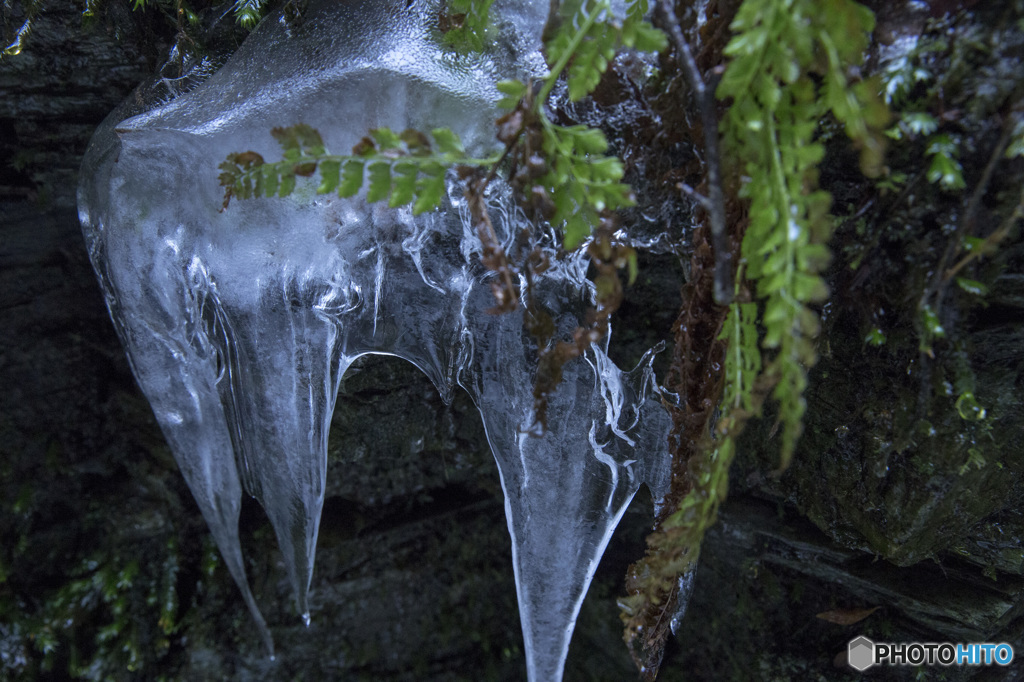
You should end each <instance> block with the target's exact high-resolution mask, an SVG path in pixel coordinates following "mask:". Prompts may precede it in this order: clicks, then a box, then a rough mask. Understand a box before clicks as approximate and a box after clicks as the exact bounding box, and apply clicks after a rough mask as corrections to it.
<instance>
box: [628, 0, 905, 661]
mask: <svg viewBox="0 0 1024 682" xmlns="http://www.w3.org/2000/svg"><path fill="white" fill-rule="evenodd" d="M666 14H667V15H668V16H669V18H670V20H671V19H672V17H671V14H670V13H668V12H666ZM673 23H675V22H674V21H673ZM873 27H874V17H873V15H872V14H871V12H870V11H869V10H867V9H866V8H864V7H862V6H861V5H858V4H857V3H855V2H852V0H745V1H744V2H743V4H742V5H741V6H740V8H739V10H738V12H737V14H736V16H735V18H734V19H733V21H732V23H731V25H730V28H731V30H732V33H733V35H732V38H731V39H730V40H729V42H728V44H727V45H726V46H725V48H724V50H723V52H722V53H723V55H724V56H725V57H726V58H728V60H729V62H728V64H727V65H726V67H725V71H724V73H723V75H722V79H721V82H720V83H719V85H718V88H717V95H718V97H719V98H720V99H722V100H724V101H727V102H729V106H728V108H727V109H726V113H725V116H724V119H723V121H722V124H721V127H720V129H721V132H722V136H723V140H724V145H723V146H724V149H725V151H726V158H727V160H728V161H729V163H730V166H731V168H732V172H733V173H735V174H736V175H737V176H739V177H736V178H733V183H732V185H734V186H738V187H739V192H738V196H737V197H735V198H734V200H736V199H738V200H745V201H746V202H748V206H749V209H748V222H747V225H746V230H745V233H743V234H742V240H741V243H740V248H739V254H737V255H738V256H739V258H738V262H739V270H740V274H738V275H737V281H736V283H735V286H736V290H737V292H739V294H740V296H738V298H737V300H735V301H734V302H733V303H731V305H730V307H729V310H728V314H727V315H726V316H725V317H724V320H721V318H720V317H719V316H717V315H716V314H714V311H712V310H704V311H692V312H690V313H689V314H688V315H687V317H686V318H685V319H684V318H681V322H680V329H683V328H684V327H688V326H689V325H688V324H687V323H688V322H689V321H690V320H704V324H705V326H707V325H708V324H712V325H713V324H715V322H716V321H718V320H721V321H720V322H717V324H719V325H720V327H719V328H717V329H714V330H713V333H709V332H711V331H712V330H708V329H706V330H705V336H704V337H703V339H701V338H697V337H695V336H693V335H692V331H691V330H687V331H688V333H689V335H687V336H685V337H684V338H683V339H682V340H681V341H682V343H680V340H677V346H678V347H679V348H681V349H684V350H685V352H687V353H688V354H689V355H690V356H692V357H693V358H700V359H702V360H704V359H706V358H709V357H714V358H717V357H719V355H721V356H722V357H723V361H722V362H721V367H720V368H719V367H718V365H717V363H712V366H711V367H706V368H704V369H703V370H702V375H701V376H696V378H695V379H694V380H695V381H696V382H697V383H698V384H699V387H700V391H701V393H700V396H699V397H700V398H701V399H705V398H706V400H705V402H706V401H708V400H710V401H717V396H718V395H721V396H722V401H721V403H719V417H718V420H717V427H716V429H715V432H714V434H711V433H710V432H709V431H710V425H711V421H712V419H713V418H714V414H713V411H712V410H711V409H708V408H706V407H704V406H697V407H694V408H692V409H691V407H690V406H689V403H685V404H684V406H683V408H682V410H681V412H682V414H679V415H678V416H677V417H676V419H675V421H676V426H677V429H676V432H675V435H676V436H677V439H678V443H679V449H678V451H677V461H676V462H675V464H674V465H673V466H674V469H675V475H674V477H673V480H674V483H673V488H674V489H673V493H672V495H673V496H674V504H675V505H676V506H675V508H674V509H673V510H671V511H670V512H669V513H667V515H666V516H665V517H664V518H662V519H659V523H658V526H657V528H656V529H655V532H654V533H653V534H652V535H651V536H649V537H648V552H647V555H646V557H645V558H644V560H643V561H641V562H639V563H638V564H636V565H634V566H633V567H632V568H631V569H630V575H629V576H628V585H627V587H628V589H629V592H630V594H629V595H628V596H627V597H626V598H624V599H623V600H622V602H621V603H622V606H623V611H624V613H623V620H624V621H625V622H626V633H625V639H626V641H627V643H629V644H630V649H631V652H632V653H633V654H634V658H635V659H636V660H637V662H638V665H641V666H642V669H643V670H645V671H646V672H645V673H644V675H645V676H646V677H647V679H653V677H654V676H655V675H656V673H657V667H658V665H659V664H660V659H661V652H662V650H663V649H664V642H665V639H666V638H667V636H668V628H667V626H666V625H665V623H666V621H667V620H668V619H669V616H667V615H666V614H671V613H672V612H673V611H674V609H675V608H676V599H677V589H678V585H679V576H680V575H681V574H683V573H685V572H688V571H691V570H692V569H693V566H694V565H695V562H696V560H697V557H698V555H699V553H700V546H701V542H702V540H703V537H704V533H705V531H706V530H707V529H708V528H709V527H710V526H711V524H712V523H714V520H715V518H716V515H717V510H718V508H719V506H720V505H721V503H722V502H723V501H724V499H725V496H726V494H727V491H728V470H729V465H730V464H731V462H732V460H733V458H734V456H735V453H736V439H737V438H738V436H739V434H740V433H741V431H742V430H743V427H744V425H745V424H746V422H747V420H748V419H750V418H751V417H753V416H757V415H758V414H760V411H761V406H762V403H763V402H764V400H765V398H766V397H768V396H769V395H770V396H771V397H772V398H774V400H775V402H776V403H777V404H778V408H779V409H778V420H779V425H780V427H781V431H782V438H781V463H780V467H781V468H785V467H786V466H787V465H788V463H789V462H790V460H791V458H792V457H793V453H794V452H795V450H796V444H797V441H798V439H799V437H800V433H801V429H802V421H803V415H804V411H805V409H806V405H805V401H804V396H803V394H804V389H805V388H806V386H807V371H808V370H809V369H810V368H811V367H812V366H813V365H814V363H815V361H816V360H817V354H816V351H815V337H816V336H817V333H818V329H819V321H818V316H817V314H816V313H815V311H814V308H813V307H812V306H814V305H815V304H818V303H821V302H822V301H824V300H825V298H826V297H827V296H828V289H827V287H826V285H825V282H824V280H823V279H822V277H821V273H822V271H823V270H824V268H825V267H826V265H827V264H828V262H829V259H830V253H829V250H828V248H827V246H826V242H827V241H828V238H829V236H830V235H831V232H832V227H833V225H832V218H831V216H830V215H829V213H828V210H829V205H830V202H831V198H830V197H829V195H828V194H827V193H825V192H822V191H820V190H818V188H817V184H818V183H817V166H818V164H819V163H820V162H821V160H822V158H823V157H824V147H823V145H822V144H821V143H820V142H819V141H818V140H817V139H816V132H817V130H818V128H819V126H820V125H821V123H822V121H823V119H824V118H826V117H827V116H831V117H832V118H834V119H835V120H837V121H838V122H839V123H841V124H842V125H843V127H844V129H845V131H846V133H847V135H848V136H849V137H850V139H851V140H852V141H853V143H854V144H855V145H856V146H857V147H858V148H859V149H860V152H861V168H862V170H863V171H864V172H865V173H866V174H869V175H870V174H877V172H878V171H879V169H880V167H881V161H882V153H883V149H884V145H883V137H882V127H883V126H884V125H885V124H886V122H887V120H888V113H887V110H886V108H885V106H884V105H883V104H882V102H881V99H880V96H879V94H878V93H879V92H880V83H879V82H877V81H875V80H861V81H856V82H851V81H850V80H849V79H848V78H847V76H846V74H847V73H849V72H850V67H851V66H854V65H856V64H858V63H860V61H861V60H862V59H863V55H864V53H865V51H866V48H867V46H868V41H869V35H870V32H871V31H872V29H873ZM670 32H671V33H672V34H673V35H675V34H677V33H678V36H677V37H676V39H675V43H676V46H677V50H678V51H679V52H681V53H682V56H683V59H684V62H686V53H687V52H688V51H689V50H688V46H686V43H685V40H684V39H683V37H682V32H681V30H679V28H678V24H675V26H674V27H673V28H672V29H671V31H670ZM693 67H694V68H695V65H693ZM688 77H689V80H690V81H691V87H693V85H692V84H693V83H695V82H698V81H697V78H698V77H699V74H692V73H691V74H689V76H688ZM707 109H708V107H706V106H705V107H704V110H705V111H706V110H707ZM709 118H710V117H709ZM704 127H705V131H704V132H705V135H706V136H707V135H708V134H709V131H710V132H711V134H714V133H715V131H716V130H718V129H719V126H718V125H717V121H714V120H711V121H708V122H706V123H705V124H704ZM709 146H710V145H708V144H707V142H706V143H705V147H706V151H707V148H708V147H709ZM724 231H725V230H723V233H724ZM721 241H724V239H722V240H721ZM716 247H717V242H716ZM697 248H698V249H699V248H700V247H699V246H698V247H697ZM698 255H699V253H698V254H695V261H696V259H697V256H698ZM716 280H717V278H712V277H707V276H706V275H702V276H701V277H699V278H697V280H696V281H697V282H699V283H700V286H703V287H704V289H702V290H700V291H696V292H691V294H690V297H691V301H700V302H703V304H704V305H709V306H710V305H713V303H712V302H713V301H714V300H715V299H716V298H719V299H720V298H721V297H720V296H718V295H717V292H716V295H713V294H712V291H710V290H708V289H711V288H717V287H718V286H719V284H718V282H717V281H716ZM748 291H749V292H750V294H748V293H747V292H748ZM751 294H752V297H753V299H754V300H750V298H751ZM759 311H760V314H758V312H759ZM759 327H760V328H763V330H764V335H763V337H761V336H760V334H759ZM688 344H690V345H692V344H703V345H701V346H700V347H699V348H696V347H688ZM679 362H681V364H682V368H681V369H680V371H681V372H682V373H683V377H682V378H683V379H684V380H689V378H693V377H691V376H690V375H693V374H694V372H692V371H687V370H686V366H688V364H693V360H691V359H690V358H688V357H681V358H680V360H679ZM702 367H703V366H702ZM704 375H707V376H704ZM722 382H724V386H723V383H722ZM718 386H721V387H722V388H721V389H718V388H717V387H718ZM688 387H689V386H688ZM711 404H712V405H713V404H714V402H712V403H711Z"/></svg>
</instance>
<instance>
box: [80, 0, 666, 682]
mask: <svg viewBox="0 0 1024 682" xmlns="http://www.w3.org/2000/svg"><path fill="white" fill-rule="evenodd" d="M427 4H429V3H427ZM427 4H424V5H417V6H414V7H413V8H412V9H409V8H407V7H406V5H407V3H406V2H405V0H395V2H380V3H376V2H368V3H336V2H333V1H331V0H312V1H311V2H310V6H309V8H308V9H307V11H306V12H305V13H304V24H303V31H301V32H300V31H295V32H292V31H290V30H289V29H288V27H287V24H286V22H285V23H282V22H277V21H267V22H264V23H263V24H261V26H260V28H258V29H257V30H256V31H255V32H254V33H253V34H252V36H251V37H250V38H249V39H248V40H247V41H246V43H245V44H244V45H243V46H242V47H241V48H240V49H239V51H238V52H237V53H236V54H235V56H234V57H232V58H231V59H230V60H229V61H228V62H227V64H225V66H224V67H223V68H222V69H220V70H219V71H218V72H217V73H215V74H213V75H212V76H210V77H209V79H208V80H206V81H205V82H204V83H202V84H201V85H197V86H195V87H194V88H192V89H191V90H189V91H188V92H183V93H182V94H180V95H178V96H176V97H175V98H174V99H171V100H170V101H167V102H160V101H159V100H158V101H157V103H156V104H155V105H154V106H153V107H152V108H151V109H149V110H147V111H143V112H142V113H139V114H138V115H136V116H134V117H132V118H128V119H127V120H122V119H123V118H124V116H123V115H122V114H123V113H124V112H126V111H128V112H130V113H136V112H137V107H135V105H129V108H128V109H122V110H120V111H121V112H122V113H121V114H117V113H115V114H114V115H112V117H111V119H110V120H109V121H108V122H107V123H105V124H104V126H103V127H102V128H101V129H100V131H98V132H97V134H96V136H95V138H94V140H93V142H92V144H91V146H90V149H89V151H88V153H87V156H86V160H85V163H84V167H83V173H82V178H83V180H82V186H81V188H80V195H79V203H80V212H81V217H82V223H83V229H84V232H85V235H86V239H87V242H88V244H89V248H90V254H91V257H92V261H93V264H94V266H95V268H96V270H97V274H98V276H99V278H100V282H101V285H102V287H103V289H104V291H105V293H106V296H107V302H108V306H109V308H110V312H111V317H112V318H113V319H114V321H115V325H116V326H117V327H118V329H119V331H120V334H121V339H122V342H123V343H124V345H125V347H126V349H127V351H128V354H129V357H130V358H131V361H132V367H133V371H134V373H135V376H136V378H137V379H138V382H139V385H140V386H141V387H142V390H143V391H144V392H145V394H146V396H147V398H148V399H149V401H150V403H151V404H152V406H153V409H154V412H155V414H156V417H157V420H158V421H159V423H160V425H161V427H162V429H163V431H164V433H165V434H166V436H167V440H168V442H169V443H170V446H171V449H172V450H173V452H174V455H175V458H176V459H177V462H178V464H179V466H180V468H181V470H182V472H183V474H184V476H185V479H186V481H187V483H188V485H189V487H190V489H191V490H192V492H193V494H194V495H195V498H196V501H197V503H198V504H199V507H200V509H201V510H202V512H203V515H204V517H205V518H206V520H207V523H208V524H209V526H210V529H211V531H212V533H213V535H214V539H215V540H216V542H217V545H218V547H219V549H220V551H221V553H222V554H223V555H224V557H225V561H226V563H227V565H228V568H229V570H230V571H231V574H232V576H233V577H234V578H235V580H236V582H237V583H238V585H239V588H240V589H241V590H242V592H243V595H244V596H245V600H246V603H247V604H248V605H249V608H250V610H251V611H252V613H253V617H254V619H255V620H256V622H257V625H258V627H259V629H260V632H261V634H262V635H263V637H264V639H265V640H266V642H267V646H268V649H269V650H271V651H272V646H273V645H272V642H271V641H270V636H269V633H268V631H267V628H266V625H265V624H264V622H263V619H262V617H261V616H260V614H259V610H258V609H257V607H256V604H255V601H254V600H253V597H252V594H251V593H250V590H249V587H248V585H247V583H246V578H245V573H244V570H243V562H242V553H241V547H240V546H239V539H238V528H237V525H238V513H239V507H240V500H241V494H242V489H243V487H244V489H245V490H247V491H248V492H249V493H251V494H252V495H254V496H255V497H256V498H257V499H259V501H260V503H261V504H262V505H263V508H264V509H265V510H266V512H267V515H268V517H269V519H270V521H271V523H272V524H273V526H274V530H275V533H276V536H277V540H278V544H279V546H280V548H281V550H282V552H283V554H284V559H285V565H286V567H287V571H288V577H289V580H290V581H291V583H292V586H293V590H294V594H295V600H296V607H297V611H298V614H299V616H300V617H301V619H302V620H303V622H304V623H305V624H306V625H307V626H308V625H309V622H310V613H309V597H308V592H309V588H310V582H311V576H312V571H313V565H314V553H315V548H316V540H317V534H318V530H319V523H320V513H321V508H322V505H323V501H324V480H325V475H326V447H327V434H328V427H329V423H330V418H331V413H332V412H333V410H334V405H335V400H336V398H337V391H338V385H339V382H340V380H341V377H342V376H343V375H344V373H345V370H346V369H347V368H348V367H349V365H350V364H351V363H352V362H353V361H354V360H355V359H356V358H357V357H359V356H360V355H363V354H367V353H375V354H383V355H391V356H396V357H399V358H403V359H405V360H407V361H409V362H412V363H413V364H415V365H416V366H417V367H419V368H420V369H421V370H422V371H423V372H424V373H426V374H427V375H428V376H429V377H430V379H431V380H432V381H433V383H434V385H435V386H436V387H437V388H438V390H439V391H440V392H441V395H442V396H443V397H444V398H445V399H446V400H448V399H450V396H451V394H452V391H453V390H454V389H455V386H456V385H457V384H458V385H461V386H463V387H464V388H465V389H466V390H468V391H469V392H470V394H471V395H472V397H473V399H474V400H475V402H476V405H477V407H478V409H479V411H480V414H481V417H482V419H483V422H484V425H485V428H486V431H487V438H488V441H489V443H490V446H491V449H492V451H493V453H494V456H495V460H496V461H497V463H498V467H499V471H500V473H501V479H502V485H503V488H504V491H505V497H506V513H507V520H508V527H509V532H510V533H511V535H512V546H513V556H514V562H515V574H516V585H517V590H518V593H519V604H520V612H521V619H522V626H523V632H524V636H525V641H526V649H527V659H528V663H527V666H528V670H529V675H530V679H531V680H534V681H535V682H540V681H541V680H544V681H545V682H547V681H550V680H558V679H560V678H561V674H562V666H563V663H564V661H565V656H566V652H567V650H568V646H569V640H570V638H571V635H572V629H573V625H574V623H575V620H576V616H577V614H578V612H579V607H580V604H581V602H582V600H583V597H584V595H585V593H586V591H587V587H588V586H589V584H590V580H591V578H592V577H593V574H594V571H595V569H596V567H597V563H598V561H599V560H600V557H601V554H602V553H603V551H604V548H605V546H606V545H607V543H608V540H609V538H610V537H611V534H612V532H613V531H614V529H615V526H616V525H617V523H618V521H619V519H620V517H621V515H622V513H623V511H624V510H625V508H626V506H627V505H628V504H629V501H630V500H631V499H632V497H633V495H634V494H635V492H636V490H637V489H638V487H639V486H640V484H641V483H643V482H646V483H647V485H648V486H649V487H650V488H651V490H652V493H653V494H654V496H655V498H659V497H661V496H662V495H664V493H665V490H666V489H667V481H668V454H667V452H666V436H667V432H668V427H669V420H668V416H667V414H666V413H665V411H664V409H663V408H662V407H661V404H660V402H659V400H657V399H656V398H655V397H652V391H654V385H653V378H652V377H653V375H652V373H651V369H650V357H648V358H646V359H645V360H644V361H643V362H642V363H641V364H640V366H639V367H638V368H637V369H635V370H633V371H632V372H630V373H623V372H621V371H620V370H619V369H618V368H617V367H616V366H615V365H614V364H613V363H612V362H611V360H609V358H608V357H607V355H606V354H605V349H604V348H601V347H598V346H593V347H592V348H590V349H589V351H588V352H587V354H586V356H585V357H583V358H578V359H576V360H574V361H572V362H570V363H569V364H567V365H566V366H565V368H564V372H563V377H564V378H563V381H562V383H561V385H560V386H559V388H558V389H557V391H556V392H555V393H554V394H553V395H552V396H551V398H550V402H549V408H548V417H547V430H546V433H545V434H544V436H543V437H532V436H528V435H527V434H526V433H525V431H526V430H527V429H528V428H529V427H530V425H531V424H532V423H533V421H534V415H533V413H532V409H533V395H532V383H533V378H534V375H535V372H536V366H537V365H536V363H537V354H536V349H535V348H533V347H532V346H531V343H532V341H531V340H530V338H529V336H528V335H527V334H526V333H525V332H524V330H523V320H522V312H521V310H520V312H519V313H517V314H509V315H492V314H489V313H487V312H486V311H487V310H488V309H489V308H491V307H492V305H493V296H492V293H491V289H490V285H489V281H490V278H491V277H492V276H493V273H490V272H487V271H486V270H485V269H484V268H483V266H482V265H481V264H480V261H479V255H478V254H479V252H480V250H481V244H480V242H479V241H478V239H477V237H476V234H475V231H474V230H473V229H472V226H471V225H470V224H469V221H468V216H466V215H465V213H466V211H465V205H464V200H463V199H462V198H461V195H462V190H461V188H460V187H459V186H458V185H457V183H455V182H454V181H453V182H452V183H451V184H450V186H449V200H448V202H446V204H445V205H444V206H442V208H441V210H440V211H438V212H435V213H432V214H428V215H423V216H418V217H414V216H412V214H411V211H409V210H408V209H390V208H387V207H384V206H382V205H372V206H371V205H368V204H366V202H365V201H364V200H363V199H361V198H354V199H339V198H337V197H332V196H318V195H316V194H314V193H313V192H312V191H310V190H307V189H304V188H301V187H300V188H299V190H297V191H296V193H295V194H293V195H292V196H291V197H288V198H285V199H281V198H274V199H259V200H252V201H236V202H233V203H232V205H231V206H230V208H229V209H228V210H226V211H221V203H222V198H221V196H220V191H219V188H218V187H217V186H216V182H215V178H216V177H217V165H218V164H219V163H220V162H221V161H223V159H224V158H225V156H226V155H227V154H228V153H230V152H237V151H242V150H246V149H251V148H256V149H263V150H266V151H268V152H269V151H270V150H272V149H273V148H274V147H275V143H274V142H273V141H272V140H271V138H270V135H269V128H270V127H272V126H273V125H285V124H290V123H295V122H300V121H301V122H305V123H308V124H310V125H312V126H314V127H316V128H317V129H318V130H320V132H321V134H322V135H323V137H324V140H325V142H326V144H327V146H328V148H329V149H332V150H335V151H339V152H344V151H345V150H348V149H351V147H352V146H353V145H354V144H355V143H356V142H357V141H358V140H359V139H360V138H361V137H362V136H363V135H364V134H366V132H367V131H368V130H369V129H371V128H376V127H380V126H387V127H390V128H392V129H395V130H403V129H405V128H415V129H418V130H430V129H432V128H434V127H438V126H447V127H451V128H453V129H455V130H456V131H457V132H458V133H459V134H460V136H461V137H462V139H463V141H464V142H465V143H466V144H467V147H469V148H473V147H476V148H484V147H487V148H489V147H491V146H492V145H493V131H494V127H493V126H494V119H495V118H496V111H495V108H494V102H495V100H496V98H497V92H496V90H495V88H494V83H495V82H496V81H497V80H499V79H500V78H503V77H507V76H509V75H514V74H522V73H523V72H525V71H529V70H530V69H535V68H537V65H538V64H540V63H541V62H540V61H539V58H538V56H537V54H536V52H535V51H533V50H535V47H536V46H537V45H538V44H539V35H538V34H539V32H540V30H541V28H542V26H543V15H544V11H545V9H546V5H545V7H540V3H538V8H539V9H538V8H534V9H530V10H529V11H527V10H524V9H522V8H519V9H516V10H514V11H513V10H509V13H508V14H507V15H505V16H504V20H505V22H506V25H510V26H512V28H513V29H516V30H517V31H518V33H517V34H516V35H515V36H514V40H513V42H511V43H510V45H511V46H512V47H511V49H507V50H506V49H496V50H495V51H494V54H493V55H490V56H487V57H481V58H479V59H475V60H474V59H471V58H466V59H460V60H458V61H452V60H450V59H445V58H444V57H443V55H442V54H441V51H440V50H439V48H438V46H437V45H436V44H435V43H433V42H432V40H434V37H433V33H432V29H431V28H430V26H431V21H433V19H434V18H435V17H436V15H435V14H433V13H432V12H433V11H435V10H436V8H433V9H431V7H429V6H427ZM514 12H520V14H515V13H514ZM531 12H532V14H531ZM531 32H532V33H531ZM293 33H294V35H293ZM524 45H528V46H530V50H531V51H527V52H523V51H522V49H523V46H524ZM516 50H519V52H518V53H517V52H516ZM147 87H148V86H147ZM147 87H144V88H143V89H142V91H143V92H153V91H154V88H152V87H148V89H147ZM190 87H191V86H190ZM132 107H135V108H132ZM495 184H496V187H495V192H494V195H493V197H492V198H491V201H492V208H493V213H494V216H495V226H496V229H497V230H498V232H499V233H500V234H499V238H501V239H504V240H506V241H510V240H511V239H512V237H513V235H515V234H516V233H517V231H518V230H519V229H520V228H522V227H523V226H524V224H523V223H522V221H521V218H520V217H517V215H516V211H515V209H514V206H513V204H512V202H511V200H510V197H509V194H510V193H509V192H508V190H507V188H504V189H503V188H502V187H500V183H495ZM550 251H551V256H552V262H553V263H554V265H553V267H552V268H551V269H550V270H548V271H547V272H546V273H544V274H543V275H542V276H538V277H537V278H536V281H535V286H536V291H535V295H536V296H537V297H538V299H539V300H543V302H544V305H545V307H546V308H547V309H549V310H551V311H552V312H553V313H554V314H555V315H556V317H557V323H558V325H559V329H560V332H562V333H570V332H571V331H572V330H573V329H574V328H575V327H576V326H577V325H578V324H580V323H581V321H582V320H583V319H584V317H585V312H586V309H587V307H588V306H589V305H592V298H593V292H592V289H591V285H590V284H589V283H587V282H586V280H585V278H584V277H583V274H584V272H585V269H586V263H585V262H584V261H583V260H582V258H581V257H579V256H573V257H565V258H561V260H559V257H558V256H557V254H556V253H555V249H554V248H551V249H550Z"/></svg>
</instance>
